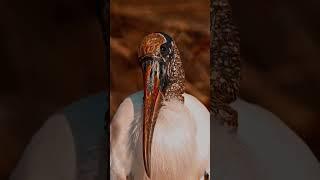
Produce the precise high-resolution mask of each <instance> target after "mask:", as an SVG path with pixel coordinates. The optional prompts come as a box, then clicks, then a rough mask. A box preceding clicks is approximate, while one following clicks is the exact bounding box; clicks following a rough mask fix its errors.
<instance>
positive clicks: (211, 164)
mask: <svg viewBox="0 0 320 180" xmlns="http://www.w3.org/2000/svg"><path fill="white" fill-rule="evenodd" d="M213 1H215V0H210V97H212V95H213V94H212V93H213V92H212V88H211V87H213V86H212V83H213V79H212V74H211V73H213V71H212V66H213V63H212V61H213V58H212V50H213V49H212V45H213V43H214V42H213V37H214V34H213V32H214V31H213V29H214V21H215V15H214V14H215V11H214V9H213ZM210 101H212V100H210ZM210 111H211V108H210ZM211 116H212V113H211V112H210V180H211V179H213V173H214V171H213V167H214V166H213V165H214V163H213V153H214V151H213V143H214V142H213V138H212V137H213V136H214V134H213V132H212V130H213V123H212V119H213V118H212V117H211Z"/></svg>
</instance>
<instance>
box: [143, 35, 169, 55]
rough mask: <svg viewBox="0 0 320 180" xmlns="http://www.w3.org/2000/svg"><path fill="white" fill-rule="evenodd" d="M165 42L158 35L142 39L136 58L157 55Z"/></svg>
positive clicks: (162, 37) (163, 38) (161, 36)
mask: <svg viewBox="0 0 320 180" xmlns="http://www.w3.org/2000/svg"><path fill="white" fill-rule="evenodd" d="M165 42H166V39H165V37H164V36H163V35H161V34H160V33H152V34H149V35H147V36H146V37H144V38H143V40H142V42H141V44H140V47H139V49H138V57H139V58H140V57H143V56H146V55H159V54H160V46H161V45H162V44H163V43H165Z"/></svg>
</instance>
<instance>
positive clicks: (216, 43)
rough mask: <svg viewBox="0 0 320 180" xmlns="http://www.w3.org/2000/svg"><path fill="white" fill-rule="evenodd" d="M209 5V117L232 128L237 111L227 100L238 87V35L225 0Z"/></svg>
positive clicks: (235, 94) (236, 118) (235, 92)
mask: <svg viewBox="0 0 320 180" xmlns="http://www.w3.org/2000/svg"><path fill="white" fill-rule="evenodd" d="M211 7H212V8H211V11H212V12H211V30H210V31H211V47H210V61H211V79H210V80H211V84H210V85H211V86H210V87H211V112H212V113H211V118H212V119H215V120H220V121H222V123H223V124H226V125H227V126H228V127H229V128H231V129H234V130H235V129H236V128H237V127H238V113H237V111H235V110H234V109H233V108H231V106H230V103H232V102H234V101H236V100H237V98H238V97H239V91H240V87H239V86H240V85H239V84H240V36H239V31H238V28H237V27H236V26H235V25H234V22H233V20H232V9H231V6H230V4H229V2H228V0H212V1H211Z"/></svg>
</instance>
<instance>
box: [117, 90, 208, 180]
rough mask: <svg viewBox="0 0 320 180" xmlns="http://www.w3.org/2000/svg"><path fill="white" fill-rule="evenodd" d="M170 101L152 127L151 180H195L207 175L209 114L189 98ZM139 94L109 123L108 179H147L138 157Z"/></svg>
mask: <svg viewBox="0 0 320 180" xmlns="http://www.w3.org/2000/svg"><path fill="white" fill-rule="evenodd" d="M184 97H185V103H184V104H182V103H180V102H178V101H175V100H171V101H169V102H165V103H164V106H163V107H162V108H161V109H160V111H159V115H158V119H157V123H156V125H155V130H154V135H153V142H152V150H151V152H152V154H151V179H152V180H158V179H159V180H160V179H161V180H166V179H186V180H188V179H190V180H191V179H192V180H194V179H199V178H200V177H201V176H203V174H204V172H205V171H206V172H210V163H209V162H210V153H209V152H210V115H209V112H208V110H207V109H206V108H205V107H204V106H203V105H202V104H201V103H200V102H199V101H198V100H197V99H196V98H194V97H193V96H191V95H188V94H184ZM142 100H143V93H142V92H138V93H135V94H133V95H131V96H129V97H128V98H127V99H126V100H124V102H123V103H122V104H121V105H120V107H119V109H118V111H117V113H116V115H115V116H114V118H113V120H112V122H111V176H112V177H113V178H114V179H125V178H126V177H127V176H130V177H133V178H134V179H137V180H139V179H141V180H143V179H148V178H147V176H146V174H145V170H144V165H143V156H142V105H143V102H142Z"/></svg>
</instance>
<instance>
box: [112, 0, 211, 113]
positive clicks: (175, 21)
mask: <svg viewBox="0 0 320 180" xmlns="http://www.w3.org/2000/svg"><path fill="white" fill-rule="evenodd" d="M209 8H210V7H209V2H208V1H206V0H201V1H192V0H188V1H182V0H175V1H169V0H165V1H163V0H152V1H139V3H137V1H133V0H131V1H122V0H116V1H112V2H111V4H110V9H111V13H110V15H111V23H110V27H111V31H110V41H111V42H110V45H111V46H110V48H111V49H110V50H111V56H110V69H111V71H110V74H111V76H110V80H111V91H110V93H111V98H110V99H111V109H110V110H111V111H110V112H111V113H110V115H111V117H112V116H113V114H114V113H115V111H116V110H117V108H118V106H119V104H120V103H121V102H122V101H123V100H124V98H126V97H127V96H128V95H130V94H132V93H134V92H137V91H140V90H143V85H142V74H141V69H140V67H139V64H138V59H137V49H138V46H139V44H140V42H141V40H142V38H143V37H144V36H145V35H147V34H149V33H152V32H165V33H167V34H169V35H170V36H172V37H173V39H174V40H175V42H176V44H177V46H178V48H179V50H180V54H181V58H182V60H183V63H184V69H185V73H186V80H187V82H186V92H187V93H190V94H192V95H194V96H196V97H197V98H198V99H199V100H200V101H202V102H203V103H204V104H205V105H207V106H208V105H209V100H210V90H209V88H210V86H209V85H210V76H209V74H210V72H209V71H210V69H209V66H210V60H209V58H210V52H209V50H210V47H209V46H210V30H209V28H210V17H209V16H210V9H209ZM187 12H192V15H191V14H190V15H187Z"/></svg>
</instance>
